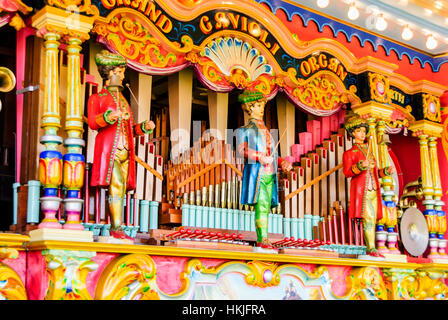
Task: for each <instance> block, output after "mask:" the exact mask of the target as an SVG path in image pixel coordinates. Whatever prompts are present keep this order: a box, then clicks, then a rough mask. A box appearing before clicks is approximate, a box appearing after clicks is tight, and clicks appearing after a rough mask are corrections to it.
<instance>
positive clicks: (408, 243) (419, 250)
mask: <svg viewBox="0 0 448 320" xmlns="http://www.w3.org/2000/svg"><path fill="white" fill-rule="evenodd" d="M399 230H400V238H401V242H402V243H403V246H404V248H405V249H406V251H407V252H408V253H409V254H410V255H412V256H415V257H417V256H420V255H422V254H423V252H425V250H426V248H427V247H428V242H429V231H428V225H427V224H426V219H425V216H424V215H423V213H422V212H421V211H420V210H418V209H417V208H409V209H407V210H406V211H405V212H404V213H403V215H402V216H401V221H400V228H399Z"/></svg>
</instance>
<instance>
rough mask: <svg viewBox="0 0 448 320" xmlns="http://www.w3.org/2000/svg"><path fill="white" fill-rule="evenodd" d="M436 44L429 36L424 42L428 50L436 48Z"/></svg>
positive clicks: (433, 38)
mask: <svg viewBox="0 0 448 320" xmlns="http://www.w3.org/2000/svg"><path fill="white" fill-rule="evenodd" d="M437 45H438V42H437V39H436V38H435V37H434V36H433V35H432V34H430V35H429V36H428V39H427V40H426V47H427V48H428V49H430V50H432V49H435V48H437Z"/></svg>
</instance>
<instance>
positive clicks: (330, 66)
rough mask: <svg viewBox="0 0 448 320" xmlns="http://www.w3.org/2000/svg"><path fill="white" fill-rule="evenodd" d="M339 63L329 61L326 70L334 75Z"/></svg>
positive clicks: (334, 60) (335, 60)
mask: <svg viewBox="0 0 448 320" xmlns="http://www.w3.org/2000/svg"><path fill="white" fill-rule="evenodd" d="M338 65H339V61H338V60H337V59H336V58H331V59H330V64H329V65H328V69H330V70H331V71H333V72H334V73H336V72H337V71H338Z"/></svg>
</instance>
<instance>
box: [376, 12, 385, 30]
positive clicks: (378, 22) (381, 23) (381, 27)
mask: <svg viewBox="0 0 448 320" xmlns="http://www.w3.org/2000/svg"><path fill="white" fill-rule="evenodd" d="M375 27H376V28H377V29H378V30H379V31H384V30H386V28H387V21H386V19H384V16H383V14H382V13H380V14H379V15H378V17H377V19H376V24H375Z"/></svg>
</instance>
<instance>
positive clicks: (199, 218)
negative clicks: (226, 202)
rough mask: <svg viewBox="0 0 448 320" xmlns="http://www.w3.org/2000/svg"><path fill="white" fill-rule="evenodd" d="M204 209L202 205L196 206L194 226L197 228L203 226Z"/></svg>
mask: <svg viewBox="0 0 448 320" xmlns="http://www.w3.org/2000/svg"><path fill="white" fill-rule="evenodd" d="M202 209H203V207H202V206H196V214H195V216H196V219H195V222H194V225H193V227H195V228H201V227H202Z"/></svg>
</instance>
